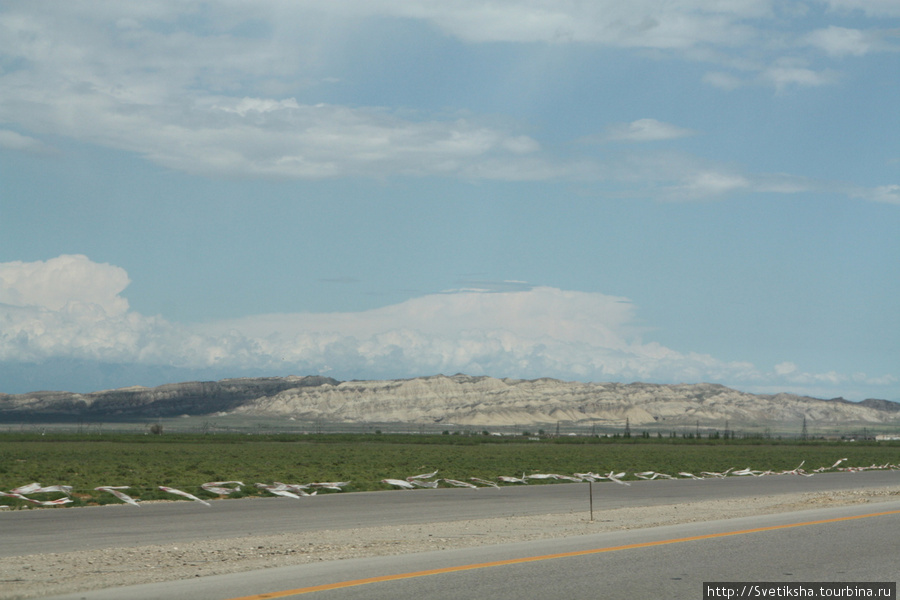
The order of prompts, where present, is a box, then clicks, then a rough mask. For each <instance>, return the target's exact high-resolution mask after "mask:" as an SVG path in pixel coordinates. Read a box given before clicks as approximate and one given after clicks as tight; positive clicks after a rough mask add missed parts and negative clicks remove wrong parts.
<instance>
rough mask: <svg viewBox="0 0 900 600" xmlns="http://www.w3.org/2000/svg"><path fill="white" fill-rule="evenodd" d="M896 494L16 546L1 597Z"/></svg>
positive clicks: (892, 490)
mask: <svg viewBox="0 0 900 600" xmlns="http://www.w3.org/2000/svg"><path fill="white" fill-rule="evenodd" d="M898 497H900V486H892V487H886V488H873V489H865V490H859V491H843V492H823V493H805V494H785V495H779V496H768V497H756V498H741V499H739V500H718V501H703V502H694V503H689V504H679V505H677V506H657V507H641V508H620V509H615V510H607V511H595V513H594V521H592V522H591V521H589V515H588V514H587V513H586V512H585V513H567V514H548V515H542V516H528V517H503V518H493V519H472V520H465V521H455V522H448V523H434V524H428V525H406V526H386V527H367V528H364V529H352V530H336V531H321V532H309V533H290V534H282V535H271V536H250V537H241V538H231V539H222V540H215V541H204V542H194V543H189V544H173V545H157V546H143V547H139V548H108V549H105V550H90V551H82V552H66V553H47V554H38V555H30V556H16V557H8V558H4V559H3V560H2V561H0V600H14V599H20V598H22V599H24V598H40V597H44V596H50V595H56V594H63V593H69V592H81V591H89V590H95V589H101V588H106V587H113V586H122V585H131V584H139V583H149V582H156V581H167V580H175V579H185V578H189V577H203V576H206V575H219V574H224V573H235V572H239V571H249V570H255V569H263V568H268V567H280V566H287V565H296V564H303V563H308V562H313V561H325V560H341V559H346V558H356V557H364V556H382V555H388V554H406V553H413V552H424V551H428V550H442V549H449V548H465V547H470V546H481V545H488V544H502V543H506V542H518V541H525V540H535V539H542V538H554V537H564V536H573V535H582V534H588V533H599V532H604V531H613V530H618V529H636V528H643V527H654V526H658V525H672V524H677V523H686V522H693V521H709V520H715V519H728V518H733V517H742V516H751V515H761V514H772V513H779V512H788V511H793V510H798V509H803V508H818V507H824V506H842V505H848V504H860V503H866V502H881V501H887V500H896V499H897V498H898ZM228 502H240V500H229V501H228Z"/></svg>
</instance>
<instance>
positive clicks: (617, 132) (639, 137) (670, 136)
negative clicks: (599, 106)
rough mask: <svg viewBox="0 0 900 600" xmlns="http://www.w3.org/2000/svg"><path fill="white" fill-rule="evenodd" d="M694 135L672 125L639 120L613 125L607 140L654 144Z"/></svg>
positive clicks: (687, 130)
mask: <svg viewBox="0 0 900 600" xmlns="http://www.w3.org/2000/svg"><path fill="white" fill-rule="evenodd" d="M690 135H694V132H693V131H691V130H690V129H685V128H683V127H678V126H677V125H672V124H670V123H663V122H662V121H657V120H656V119H638V120H637V121H632V122H631V123H618V124H616V125H612V126H611V127H610V128H609V130H608V132H607V134H606V136H605V139H607V140H610V141H624V142H653V141H660V140H674V139H678V138H682V137H687V136H690Z"/></svg>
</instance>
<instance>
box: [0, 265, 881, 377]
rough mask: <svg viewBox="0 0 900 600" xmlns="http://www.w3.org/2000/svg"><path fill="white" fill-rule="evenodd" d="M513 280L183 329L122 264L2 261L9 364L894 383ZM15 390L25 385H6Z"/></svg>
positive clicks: (0, 305) (3, 358)
mask: <svg viewBox="0 0 900 600" xmlns="http://www.w3.org/2000/svg"><path fill="white" fill-rule="evenodd" d="M513 283H515V285H513V286H510V287H511V288H512V289H513V290H514V291H491V290H489V289H472V288H467V289H465V290H459V291H448V292H443V293H436V294H430V295H426V296H422V297H418V298H413V299H410V300H407V301H405V302H401V303H399V304H394V305H390V306H385V307H381V308H376V309H372V310H366V311H361V312H346V313H319V314H313V313H295V314H278V315H256V316H248V317H244V318H241V319H234V320H229V321H219V322H213V323H196V324H191V325H183V324H177V323H172V322H169V321H166V320H165V319H163V318H161V317H158V316H145V315H142V314H139V313H137V312H135V311H133V310H130V309H129V305H128V301H127V300H126V299H125V298H124V297H122V296H121V293H122V292H123V291H124V289H125V288H126V287H127V285H128V284H129V278H128V275H127V273H126V272H125V271H124V270H123V269H121V268H120V267H117V266H114V265H109V264H101V263H96V262H93V261H92V260H90V259H89V258H88V257H86V256H83V255H63V256H59V257H57V258H53V259H50V260H47V261H37V262H30V263H29V262H8V263H0V324H2V327H0V363H8V364H10V363H33V364H40V363H42V362H45V361H53V360H60V359H63V360H75V361H80V362H81V363H83V364H91V363H97V364H112V365H133V366H139V367H146V368H174V369H179V370H183V371H185V372H188V371H192V370H193V371H196V372H202V373H206V374H219V376H221V377H229V376H236V375H238V374H241V375H244V374H250V373H257V374H268V375H286V374H328V375H332V376H335V377H337V378H339V379H341V378H342V379H350V378H356V379H375V378H377V379H391V378H402V377H415V376H420V375H428V374H435V373H456V372H465V373H468V374H471V375H481V374H487V375H492V376H495V377H514V378H537V377H555V378H560V379H566V380H578V381H647V382H658V383H679V382H716V383H723V384H725V385H729V386H733V387H736V388H739V389H748V390H749V389H760V390H762V389H765V390H767V391H768V390H772V389H777V390H778V391H803V392H809V393H813V394H814V393H815V392H816V391H817V390H820V389H826V388H827V389H833V388H835V387H841V386H845V387H847V388H848V389H850V388H853V387H854V386H862V387H866V386H868V387H871V388H874V389H876V390H877V388H878V387H879V386H888V385H891V384H894V383H896V381H895V379H894V378H893V377H890V376H886V377H882V378H872V377H869V376H867V375H865V374H855V375H850V376H847V375H842V374H838V373H826V374H811V373H805V372H803V371H802V370H801V369H800V368H799V367H798V366H797V365H795V364H793V363H782V364H779V365H777V366H775V367H774V369H773V370H772V371H770V372H767V371H765V370H763V369H760V368H758V367H756V366H754V365H753V364H750V363H747V362H728V361H722V360H719V359H716V358H715V357H713V356H709V355H707V354H702V353H695V352H690V351H681V350H675V349H671V348H667V347H665V346H663V345H661V344H659V343H657V342H653V341H644V340H643V334H645V333H647V332H646V331H645V329H644V328H643V327H641V326H640V325H639V319H638V317H637V312H638V309H637V307H636V306H634V304H632V303H631V302H630V301H629V300H628V299H626V298H621V297H616V296H609V295H605V294H600V293H588V292H577V291H567V290H560V289H556V288H551V287H528V286H525V285H524V284H523V283H522V282H513ZM500 287H501V290H502V289H503V287H502V286H500ZM207 376H209V375H207ZM7 379H8V378H7ZM132 383H139V382H132ZM146 383H154V384H155V383H162V382H146ZM7 385H11V386H13V387H15V386H16V385H17V384H16V382H15V381H9V380H8V381H7ZM115 385H121V384H118V383H116V384H115ZM819 386H821V388H820V387H819ZM109 387H112V385H111V386H109ZM2 391H4V392H20V391H33V390H26V389H6V390H2ZM820 395H821V394H820Z"/></svg>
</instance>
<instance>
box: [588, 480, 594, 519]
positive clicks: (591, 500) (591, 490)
mask: <svg viewBox="0 0 900 600" xmlns="http://www.w3.org/2000/svg"><path fill="white" fill-rule="evenodd" d="M588 498H589V503H590V506H591V521H590V522H591V523H593V522H594V485H593V482H591V481H588Z"/></svg>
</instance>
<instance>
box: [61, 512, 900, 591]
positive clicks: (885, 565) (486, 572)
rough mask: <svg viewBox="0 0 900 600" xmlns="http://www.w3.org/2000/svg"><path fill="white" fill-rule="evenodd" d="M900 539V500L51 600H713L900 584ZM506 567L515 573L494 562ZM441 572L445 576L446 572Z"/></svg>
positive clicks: (358, 561) (285, 569) (315, 566)
mask: <svg viewBox="0 0 900 600" xmlns="http://www.w3.org/2000/svg"><path fill="white" fill-rule="evenodd" d="M898 539H900V501H893V502H885V503H878V504H872V505H857V506H852V507H841V508H828V509H818V510H807V511H798V512H794V513H787V514H780V515H768V516H762V517H745V518H741V519H730V520H727V521H712V522H706V523H694V524H686V525H677V526H668V527H656V528H651V529H640V530H634V531H620V532H611V533H604V534H595V535H587V536H577V537H570V538H563V539H554V540H542V541H538V542H528V543H518V544H505V545H498V546H489V547H481V548H474V549H473V548H470V549H465V550H453V551H444V552H427V553H421V554H416V555H412V556H395V557H380V558H371V559H354V560H343V561H334V562H329V563H319V564H308V565H302V566H295V567H283V568H278V569H269V570H266V571H257V572H251V573H240V574H234V575H223V576H213V577H205V578H200V579H194V580H186V581H178V582H170V583H164V584H152V585H140V586H132V587H129V588H120V589H115V590H104V591H98V592H90V593H81V594H72V595H68V596H59V597H57V598H54V599H50V600H81V599H85V600H119V599H121V598H129V600H150V599H159V598H171V599H180V598H191V599H194V600H236V599H238V598H240V599H241V600H263V599H267V598H299V597H300V596H302V597H304V598H321V599H322V600H328V599H333V600H334V599H341V600H354V599H360V600H362V599H365V600H395V599H397V598H414V597H421V598H428V599H429V600H431V599H436V600H441V599H447V600H451V599H452V600H456V599H458V598H462V597H477V598H491V599H493V600H521V599H522V598H541V597H555V598H603V599H606V600H609V599H612V600H616V599H628V600H634V599H643V598H667V599H673V600H678V599H685V600H687V599H690V600H699V599H700V598H703V584H704V582H716V581H717V582H737V581H749V582H764V581H773V582H837V581H880V582H894V583H896V581H897V574H898V562H897V555H896V550H897V540H898ZM496 561H503V564H491V563H492V562H494V563H495V562H496ZM435 569H439V570H441V572H439V573H434V572H433V570H435ZM429 571H432V572H429ZM316 588H319V589H316ZM323 588H324V589H323Z"/></svg>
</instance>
